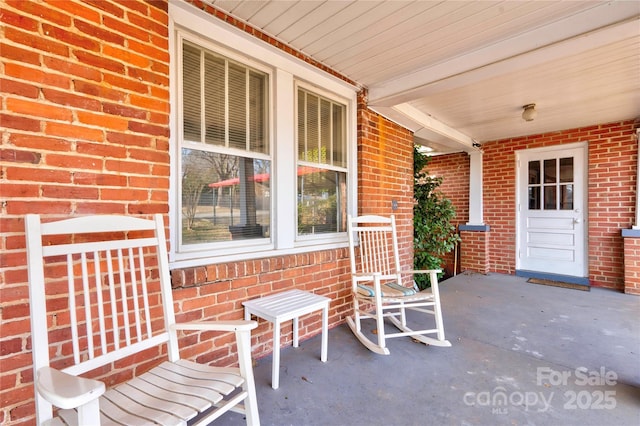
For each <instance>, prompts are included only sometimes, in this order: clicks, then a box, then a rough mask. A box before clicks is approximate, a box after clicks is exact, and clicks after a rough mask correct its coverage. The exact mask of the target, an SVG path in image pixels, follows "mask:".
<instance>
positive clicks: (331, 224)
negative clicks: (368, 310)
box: [297, 88, 347, 235]
mask: <svg viewBox="0 0 640 426" xmlns="http://www.w3.org/2000/svg"><path fill="white" fill-rule="evenodd" d="M345 111H346V107H345V106H344V105H341V104H339V103H336V102H333V101H331V100H329V99H326V98H324V97H322V96H319V95H316V94H314V93H313V92H310V91H308V90H305V89H302V88H299V89H298V166H297V175H298V192H297V195H298V235H309V234H320V233H329V232H342V231H344V230H345V229H346V221H347V209H346V186H347V161H346V137H345Z"/></svg>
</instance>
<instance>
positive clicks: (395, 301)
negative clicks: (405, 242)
mask: <svg viewBox="0 0 640 426" xmlns="http://www.w3.org/2000/svg"><path fill="white" fill-rule="evenodd" d="M348 231H349V254H350V260H351V282H352V292H353V304H354V309H353V317H348V318H347V324H348V325H349V327H350V328H351V331H353V334H355V336H356V337H357V338H358V339H359V340H360V342H362V344H363V345H365V346H366V347H367V348H368V349H370V350H371V351H373V352H376V353H379V354H383V355H389V349H387V347H386V339H390V338H393V337H401V336H412V337H413V338H414V339H416V340H418V341H420V342H422V343H425V344H429V345H434V346H451V343H449V341H448V340H445V337H444V326H443V323H442V312H441V309H440V294H439V291H438V275H437V274H438V273H439V272H440V271H439V270H409V271H402V270H400V256H399V254H398V239H397V235H396V222H395V217H394V216H393V215H391V217H389V218H387V217H382V216H360V217H356V218H352V217H349V220H348ZM418 273H426V274H429V277H430V281H431V289H430V290H425V291H418V289H417V287H416V286H415V284H414V283H413V280H412V276H413V274H418ZM408 283H411V284H410V285H407V284H408ZM371 307H373V310H371V309H370V308H371ZM407 310H413V311H418V312H420V313H426V314H428V315H430V316H431V315H432V316H433V317H434V320H435V328H421V329H419V330H413V329H411V328H409V326H408V325H407V316H406V311H407ZM367 318H369V319H374V320H375V321H376V332H377V342H374V341H373V340H371V339H370V338H369V337H367V336H366V335H365V334H364V333H363V332H362V325H361V320H362V319H367ZM385 318H388V319H389V320H390V322H391V323H392V324H393V325H394V326H395V327H397V328H398V329H399V330H400V332H396V333H387V332H386V331H385V328H384V319H385ZM421 318H422V317H421ZM430 335H435V337H430Z"/></svg>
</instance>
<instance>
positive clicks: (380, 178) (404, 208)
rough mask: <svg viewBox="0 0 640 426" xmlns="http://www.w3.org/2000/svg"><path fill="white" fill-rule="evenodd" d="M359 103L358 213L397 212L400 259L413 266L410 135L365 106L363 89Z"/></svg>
mask: <svg viewBox="0 0 640 426" xmlns="http://www.w3.org/2000/svg"><path fill="white" fill-rule="evenodd" d="M358 105H359V106H358V116H359V123H360V124H359V125H358V158H359V164H358V199H359V201H358V204H359V206H358V207H359V208H358V214H381V215H384V216H389V215H391V214H394V215H395V216H396V224H397V228H398V246H399V252H400V256H401V259H400V262H401V264H402V266H403V267H406V268H409V269H412V268H413V135H412V133H411V132H409V131H408V130H407V129H405V128H403V127H401V126H398V125H397V124H395V123H392V122H389V121H388V120H386V119H385V118H384V117H382V116H380V115H378V114H376V113H374V112H373V111H371V110H369V109H367V108H366V93H361V94H360V96H359V98H358ZM394 200H395V201H397V203H398V209H397V210H392V207H391V206H392V202H393V201H394Z"/></svg>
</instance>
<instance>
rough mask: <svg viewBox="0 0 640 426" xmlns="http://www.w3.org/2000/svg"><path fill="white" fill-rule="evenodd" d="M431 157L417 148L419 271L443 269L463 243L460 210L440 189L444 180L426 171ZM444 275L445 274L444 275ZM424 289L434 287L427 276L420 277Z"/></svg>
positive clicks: (415, 246) (415, 261) (416, 242)
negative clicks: (457, 222) (456, 221)
mask: <svg viewBox="0 0 640 426" xmlns="http://www.w3.org/2000/svg"><path fill="white" fill-rule="evenodd" d="M428 163H429V157H428V156H426V155H424V154H422V153H421V152H420V151H419V150H418V149H417V147H415V146H414V148H413V177H414V186H413V198H414V205H413V250H414V253H413V266H414V268H415V269H441V268H442V267H443V266H444V265H443V264H444V261H443V257H444V255H445V254H447V253H449V252H450V251H452V250H453V249H454V248H455V246H456V244H458V243H459V242H460V237H459V236H458V234H457V232H456V227H455V225H453V223H452V220H453V219H454V218H455V216H456V210H455V208H454V206H453V203H452V202H451V200H449V199H448V198H447V197H446V196H445V195H444V194H443V193H442V192H441V191H439V190H438V187H439V186H440V185H441V184H442V177H432V176H429V173H428V172H427V170H426V168H425V167H426V166H427V165H428ZM440 276H442V274H440ZM415 281H416V284H417V285H418V287H419V288H420V289H421V290H423V289H425V288H427V287H429V286H430V282H429V276H428V275H427V274H416V275H415Z"/></svg>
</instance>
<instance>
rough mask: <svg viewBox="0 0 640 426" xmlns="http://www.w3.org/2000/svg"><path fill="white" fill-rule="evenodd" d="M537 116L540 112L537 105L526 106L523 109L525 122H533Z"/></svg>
mask: <svg viewBox="0 0 640 426" xmlns="http://www.w3.org/2000/svg"><path fill="white" fill-rule="evenodd" d="M537 115H538V111H536V104H526V105H525V106H523V107H522V119H523V120H524V121H533V119H534V118H536V116H537Z"/></svg>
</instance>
